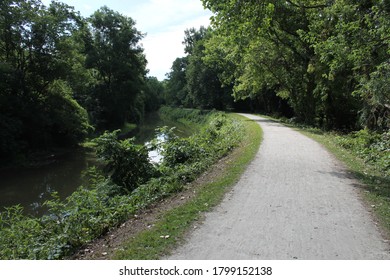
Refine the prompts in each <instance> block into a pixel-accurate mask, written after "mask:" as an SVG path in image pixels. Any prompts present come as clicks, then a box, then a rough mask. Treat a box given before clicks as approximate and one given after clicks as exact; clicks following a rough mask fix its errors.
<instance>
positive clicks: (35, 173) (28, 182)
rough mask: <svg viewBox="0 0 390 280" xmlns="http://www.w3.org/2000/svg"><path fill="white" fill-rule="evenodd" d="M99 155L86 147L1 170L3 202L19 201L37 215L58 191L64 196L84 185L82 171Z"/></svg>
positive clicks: (92, 163) (0, 190) (4, 205)
mask: <svg viewBox="0 0 390 280" xmlns="http://www.w3.org/2000/svg"><path fill="white" fill-rule="evenodd" d="M95 164H96V159H95V158H94V156H93V155H92V154H90V153H88V152H86V151H85V150H81V149H80V150H77V151H73V152H69V153H68V154H65V155H62V156H61V157H58V158H55V159H53V161H52V162H51V163H50V164H47V165H44V166H40V167H34V168H17V169H7V170H2V171H0V178H1V182H0V205H1V206H2V207H8V206H12V205H14V204H20V205H22V206H24V207H25V211H26V213H29V214H33V215H38V214H41V212H42V211H43V209H42V208H41V205H42V203H43V202H44V201H46V200H47V199H49V198H50V197H51V193H52V192H54V191H56V192H58V194H59V195H60V197H61V198H65V197H67V196H69V195H70V194H71V193H72V192H73V191H74V190H75V189H76V188H77V187H78V186H80V185H82V183H83V181H82V175H81V174H82V172H83V171H84V170H86V169H87V168H89V167H91V166H94V165H95Z"/></svg>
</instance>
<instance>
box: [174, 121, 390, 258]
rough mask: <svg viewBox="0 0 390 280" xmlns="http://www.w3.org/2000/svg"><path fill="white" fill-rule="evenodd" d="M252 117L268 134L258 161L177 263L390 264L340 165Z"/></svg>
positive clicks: (304, 142) (312, 146) (287, 132)
mask: <svg viewBox="0 0 390 280" xmlns="http://www.w3.org/2000/svg"><path fill="white" fill-rule="evenodd" d="M245 116H246V117H248V118H250V119H253V120H254V121H256V122H258V123H259V124H260V125H261V127H262V128H263V131H264V140H263V143H262V145H261V148H260V150H259V152H258V154H257V155H256V158H255V159H254V161H253V162H252V163H251V164H250V165H249V167H248V169H247V170H246V172H245V173H244V174H243V176H242V178H241V179H240V181H239V182H238V183H237V185H236V186H235V187H234V188H233V190H232V191H231V192H230V193H228V194H227V195H226V197H225V199H224V200H223V202H222V203H221V204H220V205H219V206H218V207H216V208H215V209H214V210H213V211H212V212H210V213H207V214H206V217H205V219H204V221H203V222H202V224H201V225H199V226H198V227H197V229H195V230H194V231H193V232H192V233H191V234H189V236H188V238H187V240H186V242H185V244H183V245H182V246H181V247H179V248H178V249H177V250H176V251H175V252H174V254H173V255H172V256H170V257H169V258H170V259H186V260H191V259H197V260H199V259H213V260H224V259H230V260H240V259H241V260H242V259H281V260H289V259H306V260H320V259H330V260H333V259H387V260H388V259H390V250H389V244H388V242H387V241H386V240H384V238H383V236H382V235H381V233H380V231H379V229H378V228H377V226H376V224H375V222H374V220H373V218H372V215H371V213H370V212H369V210H368V208H367V207H365V206H364V204H363V202H362V201H361V199H360V198H359V193H360V192H361V190H359V183H358V182H357V181H356V180H354V179H353V178H352V177H351V175H350V174H349V173H348V172H347V171H346V170H345V168H344V166H343V165H342V164H341V163H340V162H339V161H337V160H336V159H335V158H334V157H333V156H332V155H331V154H330V153H329V152H327V151H326V150H325V149H324V148H323V147H322V146H321V145H319V144H318V143H316V142H315V141H313V140H311V139H309V138H307V137H306V136H303V135H302V134H300V133H298V132H296V131H294V130H293V129H290V128H287V127H285V126H283V125H281V124H279V123H276V122H273V121H271V120H267V119H264V118H260V117H257V116H253V115H245Z"/></svg>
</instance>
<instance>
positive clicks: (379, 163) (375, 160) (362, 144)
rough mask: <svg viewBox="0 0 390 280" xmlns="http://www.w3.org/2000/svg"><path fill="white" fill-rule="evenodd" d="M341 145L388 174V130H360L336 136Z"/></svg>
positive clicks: (389, 145) (389, 140) (389, 147)
mask: <svg viewBox="0 0 390 280" xmlns="http://www.w3.org/2000/svg"><path fill="white" fill-rule="evenodd" d="M336 141H337V143H338V144H339V145H341V146H342V147H344V148H346V149H348V150H350V151H352V152H353V153H354V154H355V155H357V156H358V157H360V158H362V159H363V160H364V161H365V162H367V163H369V164H371V165H373V166H375V167H376V168H377V169H379V170H380V171H383V172H384V174H385V176H390V132H385V133H382V134H381V133H377V132H373V131H369V130H360V131H357V132H353V133H351V134H348V135H342V136H338V137H336Z"/></svg>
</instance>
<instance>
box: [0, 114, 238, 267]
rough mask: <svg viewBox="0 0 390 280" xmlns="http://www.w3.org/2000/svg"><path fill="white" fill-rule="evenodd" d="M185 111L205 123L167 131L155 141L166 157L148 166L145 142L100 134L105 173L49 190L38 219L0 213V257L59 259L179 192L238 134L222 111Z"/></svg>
mask: <svg viewBox="0 0 390 280" xmlns="http://www.w3.org/2000/svg"><path fill="white" fill-rule="evenodd" d="M165 110H166V111H168V109H167V108H165ZM176 110H177V109H175V110H174V111H175V112H176V114H178V112H177V111H176ZM186 114H188V115H189V116H194V115H198V116H199V115H203V117H204V118H206V120H205V123H206V125H205V126H204V128H203V129H202V131H201V132H200V133H199V134H196V135H193V136H191V137H190V138H188V139H181V140H180V139H179V138H177V137H175V136H174V135H172V133H173V131H170V132H169V131H167V133H168V134H171V135H170V137H167V141H166V142H162V143H161V144H160V145H161V146H160V149H162V150H164V155H165V156H166V160H164V161H163V163H161V164H160V165H159V166H157V167H152V166H151V164H150V163H149V161H148V160H147V153H146V151H147V148H146V147H140V146H136V145H134V143H133V142H132V140H131V139H129V140H124V141H118V140H117V138H116V135H117V132H114V133H105V134H104V135H103V136H101V137H100V138H98V139H97V140H96V142H97V143H98V148H97V149H98V154H99V155H100V156H101V157H102V158H103V159H105V160H106V163H107V167H108V170H109V171H110V176H107V175H105V176H104V175H103V174H101V173H100V172H99V171H98V170H97V169H96V168H95V169H90V170H89V171H88V172H87V173H86V174H85V176H86V177H87V178H88V179H89V185H88V187H87V188H86V187H83V186H81V187H80V188H79V189H78V190H77V191H75V192H74V193H73V194H72V195H71V196H69V197H68V198H67V199H66V200H65V201H61V200H60V199H59V197H58V195H57V194H56V193H53V198H52V199H51V200H49V201H46V202H45V204H44V205H45V206H46V207H47V209H48V210H47V214H46V215H44V216H42V217H40V218H33V217H28V216H25V215H23V209H22V208H21V207H20V206H15V207H11V208H8V209H5V211H3V212H1V213H0V259H61V258H64V257H65V256H68V255H71V254H72V253H74V252H75V250H77V249H78V248H79V247H80V246H82V245H84V244H86V243H88V242H90V241H91V240H93V239H95V238H97V237H99V236H100V235H102V234H104V233H105V232H107V230H108V229H109V228H111V227H114V226H116V225H118V224H120V223H121V222H123V221H125V220H126V219H127V218H128V217H129V216H130V215H132V214H135V213H136V212H137V211H139V210H140V209H142V208H145V207H147V206H148V205H150V204H151V203H153V202H155V201H157V200H159V199H161V198H163V197H167V196H169V195H170V194H173V193H177V192H178V191H180V190H181V189H182V188H183V185H184V184H183V183H184V182H189V181H191V180H193V179H195V178H196V176H197V175H198V174H200V173H201V172H202V171H204V170H206V169H207V168H208V167H209V166H210V165H211V164H212V163H213V162H215V161H216V160H217V159H218V158H220V157H222V156H224V155H225V154H226V153H227V152H228V151H230V150H231V149H232V148H233V147H235V146H237V145H238V143H239V141H241V139H242V136H243V125H242V123H240V122H238V121H237V120H232V119H231V118H229V117H227V116H226V115H225V114H220V113H216V114H210V115H208V114H206V115H204V114H202V113H201V112H200V111H189V110H185V113H183V115H186ZM183 143H185V144H183ZM183 146H185V147H189V148H190V150H189V152H188V153H186V152H185V151H184V150H181V151H180V152H178V151H177V150H176V148H179V149H181V148H182V147H183ZM182 153H184V155H185V156H184V157H183V154H182ZM173 162H176V163H177V164H175V165H173V164H172V163H173ZM154 168H158V171H159V173H155V172H154V171H155V169H154ZM152 173H154V174H153V175H155V177H154V178H152V176H151V175H152ZM157 175H158V176H157ZM106 177H107V178H106ZM108 177H109V178H108ZM115 181H116V182H118V183H117V184H116V182H115ZM118 184H119V185H118ZM130 191H132V192H131V193H130Z"/></svg>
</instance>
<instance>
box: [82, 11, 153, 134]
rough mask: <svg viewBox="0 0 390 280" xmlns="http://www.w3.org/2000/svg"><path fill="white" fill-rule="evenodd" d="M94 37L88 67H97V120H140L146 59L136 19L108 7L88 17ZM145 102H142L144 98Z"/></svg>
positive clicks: (106, 123)
mask: <svg viewBox="0 0 390 280" xmlns="http://www.w3.org/2000/svg"><path fill="white" fill-rule="evenodd" d="M89 21H90V23H91V28H92V30H91V32H92V38H91V40H90V45H89V46H88V48H87V67H89V68H92V69H95V70H96V76H95V78H96V79H97V80H98V84H97V85H96V88H95V93H94V94H95V98H94V99H96V100H98V105H97V107H98V108H100V109H99V112H97V124H98V126H100V127H101V128H113V127H119V126H121V125H122V124H123V123H124V122H125V121H135V122H139V121H140V119H141V117H142V114H143V111H142V110H139V108H137V104H138V103H140V100H139V99H140V98H141V96H140V94H141V92H142V88H143V86H144V82H145V81H144V78H145V75H146V59H145V56H144V54H143V49H142V48H141V46H140V45H139V42H140V40H141V39H142V38H143V34H142V33H141V32H140V31H138V30H137V29H136V28H135V22H134V20H133V19H131V18H129V17H126V16H123V15H121V14H120V13H118V12H114V11H113V10H110V9H109V8H107V7H103V8H101V9H99V10H98V11H96V12H95V13H94V14H93V15H92V16H91V17H90V19H89ZM141 103H142V102H141Z"/></svg>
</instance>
